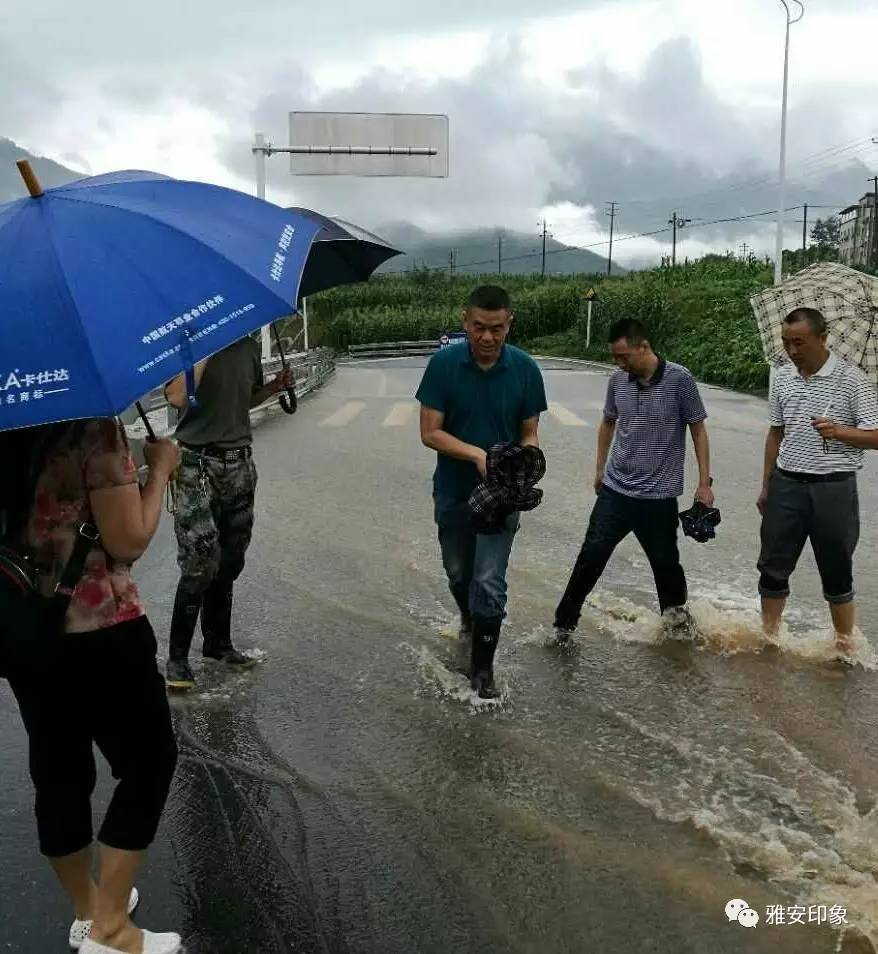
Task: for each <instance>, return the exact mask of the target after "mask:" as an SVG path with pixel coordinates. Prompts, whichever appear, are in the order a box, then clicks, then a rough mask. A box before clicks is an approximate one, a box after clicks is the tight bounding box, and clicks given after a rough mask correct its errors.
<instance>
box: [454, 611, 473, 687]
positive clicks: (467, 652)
mask: <svg viewBox="0 0 878 954" xmlns="http://www.w3.org/2000/svg"><path fill="white" fill-rule="evenodd" d="M472 654H473V620H472V617H471V616H470V615H469V614H468V613H466V614H464V613H461V614H460V627H459V628H458V630H457V646H456V651H455V654H454V668H455V669H456V670H457V671H458V672H460V673H463V674H464V675H465V676H468V675H469V672H470V663H471V660H472Z"/></svg>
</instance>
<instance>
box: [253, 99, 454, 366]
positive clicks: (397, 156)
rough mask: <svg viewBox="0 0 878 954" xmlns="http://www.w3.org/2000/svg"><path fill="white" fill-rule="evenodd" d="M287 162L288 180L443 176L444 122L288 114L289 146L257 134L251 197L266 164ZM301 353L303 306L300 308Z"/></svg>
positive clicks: (265, 340)
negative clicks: (277, 159)
mask: <svg viewBox="0 0 878 954" xmlns="http://www.w3.org/2000/svg"><path fill="white" fill-rule="evenodd" d="M275 153H285V154H286V155H289V156H290V161H291V164H292V165H291V171H292V173H293V175H321V176H326V175H343V176H357V177H360V176H366V177H370V176H414V177H418V178H446V177H447V176H448V117H447V116H444V115H432V114H426V115H421V114H415V113H308V112H293V113H290V145H289V146H288V147H278V146H273V145H272V144H271V143H270V142H266V139H265V136H264V134H263V133H256V137H255V140H254V143H253V154H254V155H255V156H256V195H257V196H258V197H259V198H260V199H264V198H265V181H266V167H265V162H266V159H267V158H268V157H269V156H272V155H274V154H275ZM302 320H303V322H304V326H305V328H304V332H305V335H304V336H305V341H304V344H305V350H306V351H307V350H308V348H309V345H310V341H309V337H308V303H307V302H306V301H303V302H302ZM262 356H263V358H264V359H266V358H269V357H271V337H270V335H269V332H268V329H267V328H263V329H262Z"/></svg>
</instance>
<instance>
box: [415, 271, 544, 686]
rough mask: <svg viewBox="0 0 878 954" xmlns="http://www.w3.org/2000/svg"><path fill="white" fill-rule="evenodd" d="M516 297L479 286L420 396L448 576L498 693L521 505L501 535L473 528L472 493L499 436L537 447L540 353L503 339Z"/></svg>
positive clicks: (475, 650) (477, 660)
mask: <svg viewBox="0 0 878 954" xmlns="http://www.w3.org/2000/svg"><path fill="white" fill-rule="evenodd" d="M511 326H512V305H511V303H510V300H509V295H508V294H507V292H506V290H505V289H503V288H499V287H497V286H494V285H485V286H482V287H480V288H477V289H476V290H475V291H474V292H473V293H472V294H471V295H470V296H469V299H468V301H467V306H466V310H465V311H464V316H463V327H464V330H465V331H466V336H467V340H466V343H465V344H464V343H461V344H455V345H451V346H449V347H447V348H444V349H442V350H441V351H439V352H437V353H436V354H434V355H433V357H432V358H431V359H430V362H429V364H428V365H427V369H426V371H425V372H424V377H423V379H422V380H421V384H420V387H419V388H418V391H417V394H416V397H417V399H418V401H420V403H421V441H422V442H423V443H424V444H425V445H426V446H427V447H429V448H431V449H433V450H435V451H436V452H437V454H438V461H437V465H436V472H435V474H434V476H433V499H434V502H435V519H436V524H437V526H438V528H439V545H440V547H441V549H442V563H443V565H444V567H445V572H446V574H447V576H448V585H449V588H450V589H451V593H452V595H453V596H454V599H455V602H456V603H457V605H458V608H459V609H460V636H461V643H462V647H467V644H468V643H471V647H472V648H471V649H470V652H471V662H470V669H469V674H470V679H471V681H472V686H473V689H474V690H475V691H477V692H478V693H479V695H480V696H481V697H482V698H495V697H496V696H497V695H498V694H499V693H498V692H497V690H496V687H495V685H494V674H493V659H494V652H495V650H496V648H497V642H498V640H499V638H500V626H501V624H502V622H503V617H504V616H505V615H506V568H507V566H508V563H509V554H510V552H511V551H512V540H513V537H514V536H515V533H516V531H517V530H518V524H519V514H518V513H517V512H516V513H513V514H511V515H510V516H509V517H508V518H507V520H506V524H505V529H504V530H503V531H502V532H501V533H498V534H481V533H478V534H477V533H476V532H475V530H474V529H473V527H472V524H471V522H470V520H469V511H468V508H467V501H468V499H469V496H470V494H471V493H472V492H473V490H474V489H475V488H476V486H477V485H478V484H479V483H480V482H481V480H483V479H484V478H485V476H486V466H487V451H488V449H489V448H490V447H491V446H493V445H494V444H499V443H507V442H508V443H519V444H521V445H522V446H534V447H537V446H539V438H538V436H537V428H538V425H539V419H540V414H541V413H542V412H543V411H545V410H546V407H547V405H546V391H545V387H544V385H543V377H542V374H541V373H540V369H539V368H538V367H537V364H536V362H535V361H534V360H533V358H531V357H530V356H529V355H527V354H525V353H524V352H523V351H520V350H519V349H518V348H515V347H513V346H512V345H507V344H506V338H507V337H508V335H509V330H510V328H511Z"/></svg>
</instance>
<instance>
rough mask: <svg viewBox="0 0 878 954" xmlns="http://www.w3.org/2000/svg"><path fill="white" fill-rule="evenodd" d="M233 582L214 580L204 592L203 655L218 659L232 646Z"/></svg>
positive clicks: (202, 617)
mask: <svg viewBox="0 0 878 954" xmlns="http://www.w3.org/2000/svg"><path fill="white" fill-rule="evenodd" d="M233 590H234V584H232V583H225V582H222V581H220V580H214V581H213V582H212V583H211V584H210V586H208V588H207V591H206V592H205V594H204V603H203V604H202V607H201V632H202V634H203V636H204V655H205V656H208V657H210V658H212V659H219V658H221V657H222V655H223V653H226V652H228V651H229V650H230V649H231V648H232V595H233Z"/></svg>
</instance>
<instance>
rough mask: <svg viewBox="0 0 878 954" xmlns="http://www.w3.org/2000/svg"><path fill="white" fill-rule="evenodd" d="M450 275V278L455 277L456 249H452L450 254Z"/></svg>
mask: <svg viewBox="0 0 878 954" xmlns="http://www.w3.org/2000/svg"><path fill="white" fill-rule="evenodd" d="M448 275H449V277H453V276H454V249H451V250H450V251H449V253H448Z"/></svg>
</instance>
